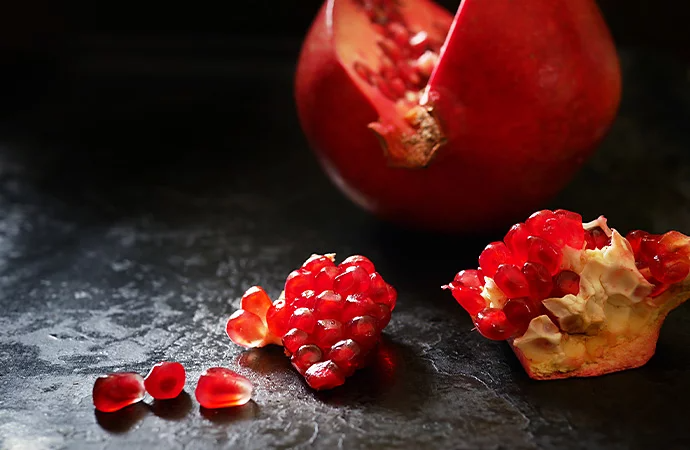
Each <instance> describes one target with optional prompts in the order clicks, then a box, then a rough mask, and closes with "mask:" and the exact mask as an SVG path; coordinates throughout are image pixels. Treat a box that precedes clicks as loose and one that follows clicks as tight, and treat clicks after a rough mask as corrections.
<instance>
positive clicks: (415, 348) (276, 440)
mask: <svg viewBox="0 0 690 450" xmlns="http://www.w3.org/2000/svg"><path fill="white" fill-rule="evenodd" d="M485 1H493V0H485ZM564 1H565V0H564ZM444 4H447V5H449V6H451V7H454V6H456V4H457V2H444ZM319 5H320V2H317V1H313V0H308V1H307V0H299V1H297V0H296V1H282V2H281V1H274V0H271V1H258V0H253V1H247V2H241V3H239V2H235V3H233V2H226V4H224V5H223V6H222V7H221V6H218V5H217V4H213V5H211V4H209V5H202V4H198V3H186V4H182V5H181V6H172V5H170V4H161V5H160V6H153V5H147V4H143V2H140V3H139V4H127V3H126V2H118V3H106V2H92V3H90V4H79V3H71V2H47V1H46V2H36V1H29V2H15V3H13V4H9V5H3V6H2V7H1V9H2V10H1V11H0V448H10V449H15V448H32V449H33V448H36V449H44V448H46V449H47V448H50V449H53V448H55V449H63V448H89V449H91V448H99V449H100V448H142V449H143V448H147V449H148V448H161V447H164V448H169V449H171V450H172V449H177V448H185V449H193V448H209V447H214V446H216V447H217V446H226V447H233V448H261V449H263V448H290V447H296V446H302V447H309V446H316V447H320V448H336V447H338V446H343V448H367V447H375V448H400V447H408V448H467V449H477V448H487V449H500V448H517V449H536V448H540V449H559V450H561V449H571V448H572V449H599V448H606V449H629V448H640V449H648V448H655V449H665V448H671V449H681V448H689V447H690V432H689V430H688V427H687V417H688V415H687V405H688V404H690V390H688V389H687V385H688V383H690V352H689V351H688V348H690V347H689V346H688V343H689V342H690V314H688V311H690V310H688V308H687V306H686V307H685V308H680V310H679V311H677V312H674V313H673V314H672V315H671V316H670V317H669V319H668V320H667V322H666V324H665V326H664V328H663V330H662V333H661V336H660V340H659V345H658V347H657V353H656V355H655V356H654V358H652V360H651V361H650V362H649V363H648V364H647V365H646V366H644V367H643V368H640V369H637V370H630V371H626V372H623V373H619V374H613V375H609V376H604V377H596V378H590V379H579V380H564V381H559V382H553V383H550V382H534V381H532V380H530V379H529V378H528V377H527V376H526V375H525V374H524V371H523V370H522V368H521V366H520V365H519V363H518V361H517V360H516V358H515V357H514V356H513V354H512V352H511V351H510V349H509V348H508V347H507V345H505V343H496V342H489V341H487V340H485V339H483V338H481V337H480V336H479V335H478V334H477V333H476V332H474V331H472V324H471V321H470V319H469V318H468V316H467V314H465V313H464V312H463V311H462V310H461V308H459V307H458V306H457V305H456V304H455V302H454V301H453V300H452V298H450V297H449V296H448V294H447V293H446V292H443V291H441V290H440V289H439V286H440V285H441V284H442V283H445V282H447V281H448V280H449V279H450V278H452V276H453V274H454V273H455V272H456V271H457V270H459V269H461V268H467V267H472V266H474V265H476V257H477V255H478V254H479V252H480V251H481V249H482V248H483V247H484V245H485V244H486V243H487V242H489V241H490V240H494V239H496V238H499V236H437V235H431V234H426V233H422V232H411V231H408V230H401V229H398V228H397V227H395V226H392V225H390V224H384V223H380V222H379V221H377V220H376V219H374V218H373V217H371V216H370V215H368V214H366V213H364V212H363V211H361V210H359V209H357V208H356V207H354V206H353V205H352V204H351V203H350V202H349V201H347V200H346V199H345V198H344V197H343V196H342V195H340V193H339V192H338V191H337V190H336V189H335V188H334V187H333V186H332V185H331V184H330V182H329V181H328V179H327V178H326V176H325V175H324V174H323V172H322V171H321V170H320V168H319V166H318V165H317V164H316V161H315V159H314V158H313V156H312V155H311V153H310V151H309V149H308V146H307V144H306V142H305V140H304V137H303V135H302V133H301V130H300V128H299V124H298V122H297V119H296V116H295V111H294V102H293V98H292V77H293V73H294V64H295V60H296V57H297V53H298V50H299V46H300V42H301V39H302V37H303V35H304V33H305V32H306V29H307V27H308V25H309V23H310V21H311V19H312V18H313V16H314V14H315V13H316V11H317V9H318V7H319ZM601 6H602V8H603V10H604V13H605V16H606V19H607V21H608V22H609V24H610V26H611V30H612V33H613V35H614V38H615V40H616V42H617V44H618V48H619V53H620V56H621V63H622V69H623V78H624V95H623V101H622V104H621V110H620V113H619V117H618V119H617V120H616V123H615V124H614V126H613V128H612V130H611V133H610V134H609V136H608V137H607V139H606V140H605V142H604V143H602V146H601V148H600V149H599V150H598V152H597V154H596V155H595V156H594V157H593V158H592V159H591V160H590V161H589V162H588V163H587V165H586V166H585V167H584V168H583V170H582V171H581V172H580V173H579V174H578V176H577V177H576V179H575V180H574V181H573V182H572V183H571V184H570V185H569V186H568V187H567V188H566V189H565V190H564V192H562V193H561V194H560V195H559V197H558V199H556V201H555V202H554V206H556V207H566V208H569V209H573V210H577V211H579V212H581V213H582V214H583V216H584V217H586V218H594V217H596V216H598V215H599V214H606V216H607V217H608V218H609V219H610V223H611V224H612V225H614V226H615V227H617V228H619V229H620V230H621V231H627V230H630V229H633V228H643V229H648V230H650V231H654V232H663V231H667V230H669V229H678V230H681V231H685V232H686V233H687V232H690V184H688V183H689V182H688V180H690V152H689V151H688V149H690V128H689V127H688V124H689V123H690V78H689V73H690V72H689V69H688V58H689V57H690V53H689V49H690V39H689V38H690V33H688V32H687V30H688V25H687V24H688V23H690V22H689V18H688V15H687V13H686V12H685V9H687V7H685V6H684V5H683V4H682V2H677V1H670V0H663V1H650V0H639V1H627V2H625V1H620V0H619V1H614V0H602V2H601ZM330 251H334V252H336V253H338V255H339V256H340V257H344V256H346V255H348V254H352V253H363V254H366V255H367V256H369V257H371V258H372V260H373V261H374V262H375V263H376V265H377V268H378V269H379V271H380V272H381V273H382V274H383V276H384V277H385V278H386V279H387V280H388V281H390V282H391V283H392V284H393V285H394V286H396V287H397V288H398V291H399V292H400V296H399V301H398V307H397V308H396V311H395V313H394V315H393V319H392V321H391V323H390V325H389V326H388V327H387V329H386V332H385V335H386V339H385V342H384V345H383V346H382V351H381V353H380V358H379V359H378V362H377V364H375V365H374V366H373V367H372V368H370V369H366V370H362V371H360V372H359V373H358V374H356V375H355V376H354V377H353V378H352V379H351V380H348V382H347V383H346V385H345V386H344V387H343V388H340V389H336V390H334V391H333V392H329V393H324V394H315V393H314V392H313V391H311V390H310V389H308V388H307V387H306V386H305V385H304V383H303V382H302V381H301V379H300V377H299V376H298V375H297V374H296V373H295V372H294V371H293V370H292V369H291V368H290V366H289V364H288V363H287V360H286V358H284V357H283V356H282V355H281V353H280V351H279V350H277V349H268V350H266V351H252V352H244V351H242V350H241V349H240V348H238V347H237V346H234V345H230V343H229V342H228V340H227V338H226V336H225V335H224V332H223V327H224V324H225V321H226V319H227V317H228V316H229V315H230V314H231V313H232V311H233V310H234V309H235V308H236V307H237V304H238V300H239V298H240V296H241V295H242V292H243V291H244V290H245V289H246V288H248V287H249V286H251V285H253V284H261V285H263V286H264V287H265V288H266V289H267V291H268V292H269V293H270V294H271V295H273V296H276V295H277V294H278V293H279V292H280V288H281V286H282V283H283V282H284V279H285V276H286V274H288V273H289V272H290V270H292V268H294V267H295V266H297V265H299V264H300V263H301V262H302V261H303V260H304V259H305V258H306V257H307V256H309V254H311V253H312V252H330ZM162 359H169V360H177V361H180V362H182V363H183V364H184V365H185V367H186V368H187V370H188V382H187V386H186V389H185V390H186V393H187V394H185V395H183V396H182V397H181V398H180V399H178V400H177V401H176V402H175V403H172V404H167V405H164V404H163V405H162V404H157V403H155V402H151V401H150V399H148V398H147V399H146V403H140V404H138V405H136V406H134V407H131V408H128V409H127V410H125V411H122V412H121V413H119V414H115V415H104V414H99V413H96V412H94V409H93V406H92V404H91V387H92V385H93V381H94V379H95V378H96V377H97V376H98V375H101V374H103V373H108V372H112V371H123V370H127V371H138V372H140V373H143V374H145V373H146V372H147V371H148V369H149V368H150V367H151V366H152V365H153V364H154V363H156V362H158V361H160V360H162ZM212 365H222V366H227V367H231V368H233V369H235V370H238V371H240V372H241V373H242V374H244V375H246V376H247V377H249V378H250V379H251V380H252V382H253V383H254V385H255V394H254V396H253V401H252V402H251V403H250V404H249V405H248V406H246V407H243V408H238V409H236V410H230V411H217V412H214V411H205V410H203V409H200V408H199V407H198V404H196V402H195V400H193V390H194V386H195V382H196V379H197V377H198V376H199V374H200V373H201V371H202V370H204V368H206V367H209V366H212Z"/></svg>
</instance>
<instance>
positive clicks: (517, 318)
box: [503, 298, 537, 336]
mask: <svg viewBox="0 0 690 450" xmlns="http://www.w3.org/2000/svg"><path fill="white" fill-rule="evenodd" d="M503 312H504V313H505V316H506V318H507V319H508V322H510V324H511V325H512V326H513V328H514V329H515V333H516V334H517V335H518V336H521V335H523V334H524V333H525V331H526V330H527V327H529V323H530V322H531V321H532V319H534V318H535V317H537V311H536V310H535V308H534V306H533V304H532V302H531V301H529V299H527V298H511V299H509V300H508V301H507V302H506V304H505V305H503Z"/></svg>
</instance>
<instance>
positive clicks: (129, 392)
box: [93, 372, 146, 412]
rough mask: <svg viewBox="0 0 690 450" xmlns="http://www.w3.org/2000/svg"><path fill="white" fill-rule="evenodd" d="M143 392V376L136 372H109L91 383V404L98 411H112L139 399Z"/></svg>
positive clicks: (144, 392)
mask: <svg viewBox="0 0 690 450" xmlns="http://www.w3.org/2000/svg"><path fill="white" fill-rule="evenodd" d="M145 394H146V389H145V388H144V378H142V376H141V375H139V374H138V373H133V372H118V373H111V374H109V375H105V376H101V377H98V378H97V379H96V382H95V383H94V384H93V405H94V406H95V407H96V409H97V410H99V411H102V412H114V411H118V410H120V409H122V408H124V407H125V406H129V405H132V404H134V403H137V402H139V401H141V400H142V399H143V398H144V395H145Z"/></svg>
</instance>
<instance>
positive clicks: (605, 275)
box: [443, 210, 690, 379]
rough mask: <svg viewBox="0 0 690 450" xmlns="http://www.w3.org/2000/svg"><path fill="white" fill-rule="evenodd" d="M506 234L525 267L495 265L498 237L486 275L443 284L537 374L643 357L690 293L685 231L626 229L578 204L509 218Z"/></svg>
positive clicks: (596, 369) (638, 362) (589, 371)
mask: <svg viewBox="0 0 690 450" xmlns="http://www.w3.org/2000/svg"><path fill="white" fill-rule="evenodd" d="M525 229H527V230H528V233H525V232H524V230H525ZM525 242H526V243H527V245H526V247H525V246H524V243H525ZM505 244H506V246H505V248H507V249H508V250H513V253H514V255H515V254H520V255H526V259H527V262H525V263H524V264H523V265H522V266H521V270H518V266H517V265H513V264H515V262H514V263H512V264H504V265H498V266H496V260H497V259H501V256H498V257H496V256H495V255H502V254H504V252H497V251H495V249H502V248H504V247H503V246H501V243H500V242H494V243H492V244H490V246H489V247H487V248H489V249H490V252H489V255H487V253H486V252H487V251H486V250H485V251H484V252H483V253H482V256H480V265H482V259H484V262H485V264H484V265H483V266H482V268H483V269H484V275H485V277H486V278H485V280H486V283H483V284H482V286H476V285H474V286H472V287H466V286H464V285H462V284H460V282H459V281H458V277H457V276H456V278H455V279H454V280H453V281H452V282H451V283H450V284H449V285H447V286H443V288H446V289H450V290H451V292H452V294H453V296H454V297H455V298H456V300H457V301H458V302H459V303H460V304H461V305H462V306H463V308H465V310H466V311H468V313H469V314H470V316H471V317H472V319H473V321H474V324H475V326H476V329H477V331H478V332H479V333H480V334H482V335H483V336H485V337H486V338H489V339H493V340H507V341H508V343H509V344H510V346H511V348H512V349H513V351H514V352H515V354H516V355H517V357H518V358H519V360H520V362H521V363H522V365H523V367H524V368H525V370H526V371H527V373H528V374H529V376H530V377H532V378H535V379H554V378H567V377H587V376H597V375H602V374H605V373H609V372H615V371H620V370H625V369H630V368H635V367H639V366H642V365H644V364H645V363H646V362H647V361H648V360H649V359H650V358H651V357H652V355H653V354H654V352H655V348H656V342H657V339H658V337H659V330H660V328H661V326H662V324H663V321H664V319H665V318H666V316H667V314H668V313H669V312H670V311H671V310H672V309H674V308H676V307H677V306H679V305H680V304H681V303H683V302H684V301H685V300H687V299H688V297H690V238H689V237H688V236H685V235H684V234H682V233H679V232H677V231H669V232H667V233H664V234H661V235H655V234H650V233H647V232H644V231H640V230H635V231H631V232H630V233H628V234H627V237H623V236H622V235H621V234H620V233H618V232H617V231H616V230H615V229H611V228H609V226H608V224H607V221H606V219H605V218H604V217H603V216H600V217H599V218H597V219H595V220H593V221H591V222H588V223H582V219H581V216H580V215H579V214H577V213H573V212H570V211H565V210H556V211H549V210H544V211H539V212H537V213H535V214H533V215H532V216H531V217H530V218H529V219H527V221H526V222H525V224H524V225H523V224H518V225H516V226H513V227H512V228H511V229H510V230H509V231H508V233H507V234H506V237H505ZM521 246H522V247H521ZM515 249H517V250H515ZM521 249H522V250H521ZM525 249H526V251H525ZM513 259H514V260H517V262H518V263H519V262H520V259H521V258H520V257H515V256H513ZM485 267H486V268H488V269H489V270H486V269H485ZM494 267H495V270H494ZM460 273H463V272H460ZM518 273H520V274H521V275H522V276H520V275H518ZM525 282H526V284H527V286H524V284H525ZM468 292H472V294H473V296H472V297H470V295H469V294H468ZM474 294H476V295H474ZM525 294H526V295H525ZM477 298H480V299H481V301H479V300H477ZM470 299H471V300H472V301H470ZM482 302H483V303H482ZM482 305H484V307H483V308H480V306H482Z"/></svg>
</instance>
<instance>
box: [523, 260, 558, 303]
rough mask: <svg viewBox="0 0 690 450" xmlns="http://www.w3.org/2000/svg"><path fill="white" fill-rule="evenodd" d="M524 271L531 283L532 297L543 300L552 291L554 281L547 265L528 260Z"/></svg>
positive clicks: (534, 299) (535, 299)
mask: <svg viewBox="0 0 690 450" xmlns="http://www.w3.org/2000/svg"><path fill="white" fill-rule="evenodd" d="M522 273H523V274H524V275H525V278H527V281H528V283H529V291H530V299H532V300H533V301H539V302H541V301H542V300H544V299H545V298H546V297H547V296H548V295H549V294H550V293H551V289H552V288H553V281H552V280H551V274H550V273H549V271H548V270H547V268H546V267H544V266H542V265H541V264H538V263H533V262H526V263H525V264H524V265H523V266H522Z"/></svg>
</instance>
